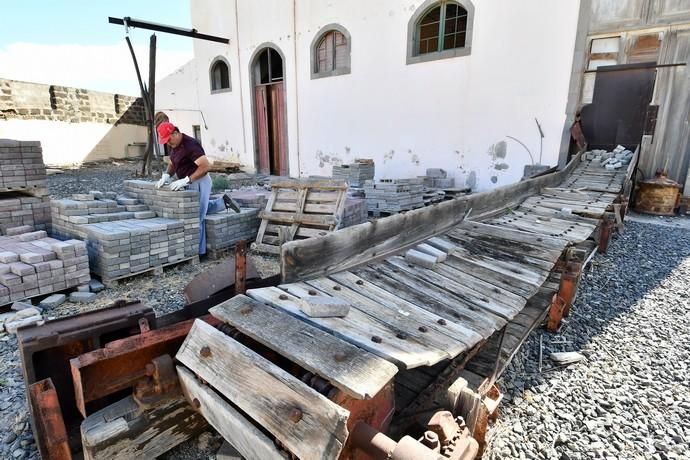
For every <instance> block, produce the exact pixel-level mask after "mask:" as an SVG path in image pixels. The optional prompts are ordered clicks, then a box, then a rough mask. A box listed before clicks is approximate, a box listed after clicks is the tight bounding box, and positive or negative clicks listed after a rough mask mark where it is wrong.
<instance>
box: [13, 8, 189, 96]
mask: <svg viewBox="0 0 690 460" xmlns="http://www.w3.org/2000/svg"><path fill="white" fill-rule="evenodd" d="M190 1H191V0H165V1H163V0H88V1H87V0H3V1H2V13H1V14H0V78H6V79H10V80H22V81H29V82H36V83H45V84H55V85H61V86H73V87H76V88H85V89H90V90H96V91H105V92H110V93H120V94H128V95H133V96H138V95H139V84H138V82H137V77H136V72H135V70H134V64H133V63H132V58H131V55H130V53H129V49H128V48H127V43H126V42H125V29H124V27H123V26H121V25H115V24H109V23H108V17H109V16H112V17H117V18H123V17H125V16H129V17H131V18H135V19H141V20H145V21H149V22H156V23H159V24H165V25H171V26H177V27H183V28H191V27H192V25H191V17H190V6H189V2H190ZM152 33H153V31H150V30H145V29H132V28H130V29H129V36H130V40H131V41H132V44H133V46H134V50H135V53H136V55H137V60H138V62H139V69H140V71H141V72H142V79H143V80H144V82H147V81H148V60H149V59H148V56H149V52H148V45H149V37H150V36H151V34H152ZM156 37H157V54H156V80H160V79H161V78H163V77H164V76H166V75H168V74H170V73H171V72H173V71H174V70H175V69H177V68H179V67H180V66H182V65H184V64H185V63H186V62H188V61H189V60H190V59H192V57H193V51H192V41H193V39H191V38H187V37H181V36H176V35H171V34H167V33H162V32H156Z"/></svg>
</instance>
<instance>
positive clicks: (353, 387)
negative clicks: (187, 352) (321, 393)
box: [209, 295, 398, 399]
mask: <svg viewBox="0 0 690 460" xmlns="http://www.w3.org/2000/svg"><path fill="white" fill-rule="evenodd" d="M209 312H210V313H211V314H212V315H213V316H215V317H216V318H218V319H220V320H221V321H223V322H225V323H228V324H230V325H232V326H234V327H235V328H237V329H238V330H239V331H240V332H242V333H243V334H245V335H247V336H249V337H251V338H252V339H254V340H256V341H257V342H259V343H262V344H263V345H265V346H267V347H268V348H271V349H272V350H274V351H276V352H278V353H280V354H281V355H282V356H284V357H286V358H289V359H290V360H291V361H293V362H295V363H297V364H299V365H300V366H302V367H303V368H305V369H307V370H308V371H311V372H313V373H315V374H316V375H319V376H320V377H323V378H325V379H326V380H328V381H330V382H331V383H332V384H333V385H334V386H335V387H337V388H339V389H341V390H342V391H344V392H345V393H347V394H349V395H351V396H353V397H355V398H358V399H370V398H373V397H374V396H376V394H377V393H378V392H379V391H380V390H381V389H382V388H383V387H384V386H385V385H386V384H387V383H388V382H390V380H391V379H392V378H393V376H394V375H395V374H396V373H397V372H398V368H397V367H396V366H394V365H393V364H391V363H390V362H388V361H386V360H385V359H383V358H380V357H378V356H376V355H373V354H371V353H369V352H367V351H364V350H362V349H360V348H358V347H355V346H354V345H351V344H350V343H348V342H345V341H343V340H340V339H338V338H336V337H335V336H333V335H331V334H328V333H326V332H324V331H322V330H320V329H317V328H316V327H314V326H311V325H309V324H308V323H306V322H304V321H300V320H299V319H297V318H295V317H293V316H291V315H289V314H287V313H285V312H283V311H282V310H278V309H276V308H272V307H269V306H268V305H266V304H264V303H263V302H258V301H256V300H254V299H251V298H249V297H247V296H244V295H239V296H236V297H234V298H232V299H230V300H228V301H226V302H223V303H222V304H220V305H217V306H215V307H213V308H211V310H209Z"/></svg>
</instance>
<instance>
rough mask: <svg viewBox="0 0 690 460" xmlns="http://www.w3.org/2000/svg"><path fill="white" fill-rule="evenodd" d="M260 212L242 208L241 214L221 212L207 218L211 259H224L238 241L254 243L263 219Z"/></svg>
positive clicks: (208, 247) (207, 243)
mask: <svg viewBox="0 0 690 460" xmlns="http://www.w3.org/2000/svg"><path fill="white" fill-rule="evenodd" d="M258 213H259V210H258V209H254V208H240V213H239V214H238V213H235V212H221V213H217V214H210V215H207V216H206V222H205V225H206V253H207V254H208V256H209V258H211V259H217V258H221V257H224V256H225V255H226V253H227V251H226V250H228V249H229V248H233V247H235V245H236V244H237V242H238V241H254V240H255V239H256V234H257V232H258V231H259V225H260V224H261V219H259V217H258Z"/></svg>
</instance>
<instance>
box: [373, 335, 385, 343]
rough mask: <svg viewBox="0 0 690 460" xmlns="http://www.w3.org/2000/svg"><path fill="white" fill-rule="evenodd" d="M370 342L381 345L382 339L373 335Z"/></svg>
mask: <svg viewBox="0 0 690 460" xmlns="http://www.w3.org/2000/svg"><path fill="white" fill-rule="evenodd" d="M371 341H372V342H374V343H381V342H383V339H382V338H381V337H379V336H378V335H375V336H373V337H372V338H371Z"/></svg>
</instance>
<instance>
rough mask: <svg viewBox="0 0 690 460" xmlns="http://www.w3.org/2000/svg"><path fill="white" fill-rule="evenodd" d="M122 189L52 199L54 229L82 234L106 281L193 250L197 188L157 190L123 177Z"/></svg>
mask: <svg viewBox="0 0 690 460" xmlns="http://www.w3.org/2000/svg"><path fill="white" fill-rule="evenodd" d="M125 189H126V190H127V196H116V197H115V199H112V198H113V194H110V193H107V194H102V193H100V192H91V193H89V194H80V195H73V196H72V199H63V200H54V201H53V204H52V210H53V225H52V231H53V233H54V235H55V236H57V237H59V238H74V237H77V238H82V239H84V240H85V241H86V246H87V248H88V252H89V260H90V262H91V268H92V270H93V272H94V273H95V274H97V275H99V276H100V277H101V279H102V280H103V281H104V282H105V283H108V282H113V281H115V280H117V279H119V278H122V277H126V276H131V275H134V274H138V273H142V272H144V271H147V270H149V269H155V268H157V267H161V266H164V265H167V264H171V263H175V262H179V261H181V260H184V259H188V258H192V257H194V256H196V255H197V254H198V249H199V203H198V199H197V198H196V196H197V195H196V192H186V191H182V192H172V191H170V190H169V189H165V190H157V189H155V186H154V183H153V182H144V181H126V182H125ZM137 196H141V199H139V198H136V197H137ZM140 200H141V201H140ZM142 201H145V202H149V203H151V208H153V209H156V210H157V212H154V211H153V209H150V207H149V206H148V205H147V204H145V203H142ZM159 213H160V214H159Z"/></svg>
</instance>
